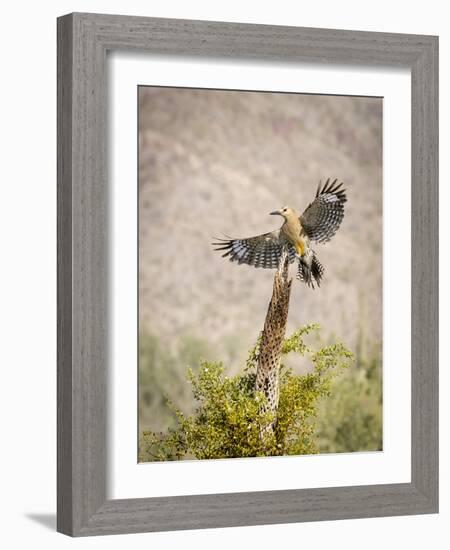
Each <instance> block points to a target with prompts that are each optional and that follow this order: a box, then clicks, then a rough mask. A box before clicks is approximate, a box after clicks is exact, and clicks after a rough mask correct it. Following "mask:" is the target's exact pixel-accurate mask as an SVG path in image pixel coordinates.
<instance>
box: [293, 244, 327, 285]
mask: <svg viewBox="0 0 450 550" xmlns="http://www.w3.org/2000/svg"><path fill="white" fill-rule="evenodd" d="M324 271H325V270H324V268H323V265H322V264H321V263H320V262H319V260H318V258H317V256H316V253H315V252H314V251H313V250H311V249H309V251H308V252H307V253H306V254H305V255H304V256H301V257H299V259H298V268H297V279H298V280H299V281H302V282H304V283H306V284H307V285H308V286H310V287H311V288H314V281H315V282H316V284H317V286H318V287H319V286H320V282H321V280H322V277H323V273H324Z"/></svg>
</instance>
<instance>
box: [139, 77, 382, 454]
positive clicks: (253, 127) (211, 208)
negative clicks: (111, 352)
mask: <svg viewBox="0 0 450 550" xmlns="http://www.w3.org/2000/svg"><path fill="white" fill-rule="evenodd" d="M328 177H332V178H335V177H336V178H338V179H339V180H342V181H344V182H345V187H346V189H347V195H348V202H347V204H346V213H345V218H344V221H343V223H342V225H341V228H340V229H339V231H338V233H337V234H336V236H335V237H334V238H333V239H332V240H331V241H330V242H329V243H327V244H325V245H316V246H315V249H316V252H317V254H318V256H319V258H320V260H321V262H322V263H323V265H324V266H325V276H324V281H323V284H322V286H321V288H320V289H316V290H311V289H309V288H308V287H306V286H305V285H304V284H300V283H299V282H297V281H296V282H294V285H293V291H292V297H291V304H290V312H289V325H288V333H289V332H290V331H293V330H295V329H296V328H298V327H299V326H300V325H303V324H305V323H309V322H318V323H319V324H320V325H321V326H322V331H321V337H322V339H323V340H324V341H325V342H328V341H331V340H333V339H339V340H342V341H343V342H344V343H345V344H346V345H347V346H348V347H349V348H350V349H351V350H352V351H353V352H354V353H355V355H356V358H357V361H356V365H355V369H354V372H353V373H350V374H347V375H346V379H345V380H343V381H342V388H341V390H342V391H341V394H340V400H336V401H335V402H334V405H333V404H330V403H328V404H327V410H325V409H324V412H323V414H324V417H323V418H322V419H319V424H320V423H322V424H323V426H324V428H323V434H322V435H323V438H322V439H323V441H322V449H323V451H324V452H325V451H341V450H344V451H345V450H375V449H376V448H380V447H381V349H382V348H381V344H382V342H381V338H382V99H381V98H366V97H348V96H345V97H341V96H320V95H303V94H288V93H265V92H238V91H221V90H195V89H177V88H159V87H141V88H140V89H139V312H140V313H139V314H140V319H139V321H140V388H139V391H140V429H151V430H163V429H166V428H167V427H168V426H170V423H171V421H172V419H173V415H172V413H171V412H170V410H169V409H168V408H167V404H166V397H169V398H170V399H171V400H172V401H173V402H174V404H175V405H177V406H179V407H180V408H181V409H183V410H186V411H187V412H189V411H190V410H192V407H193V406H194V403H192V398H191V397H190V395H191V394H190V388H189V387H186V386H187V384H186V378H185V372H186V368H187V366H193V367H195V366H196V365H197V364H198V360H199V358H201V357H205V358H208V359H210V360H221V361H223V362H224V364H225V365H226V367H227V369H228V370H229V372H230V374H232V373H235V372H236V371H237V370H238V369H240V368H242V367H243V364H244V363H245V357H246V354H247V351H248V350H249V348H250V347H251V346H252V345H253V343H254V342H255V339H256V338H257V336H258V334H259V332H260V331H261V329H262V325H263V322H264V317H265V314H266V310H267V306H268V302H269V299H270V295H271V291H272V281H273V275H274V272H273V271H271V270H263V269H255V268H253V267H249V266H245V265H241V266H239V265H237V264H235V263H231V262H229V261H227V260H226V259H224V258H222V257H221V255H220V254H219V253H218V252H214V251H213V249H212V246H211V242H212V241H213V240H214V237H221V236H223V235H224V234H226V235H229V236H231V237H247V236H252V235H257V234H260V233H263V232H266V231H270V230H272V229H275V228H277V227H279V226H280V225H281V221H282V220H281V218H279V217H274V216H269V215H268V214H269V212H271V211H272V210H274V209H277V208H280V207H281V206H284V205H290V206H292V207H294V208H295V209H296V210H298V211H299V212H302V211H303V210H304V209H305V208H306V207H307V206H308V204H309V202H311V201H312V199H313V198H314V195H315V192H316V188H317V185H318V183H319V180H322V181H324V180H326V179H327V178H328ZM292 275H294V276H295V269H294V268H292ZM291 366H293V367H294V368H295V369H296V370H298V371H300V372H301V371H303V370H305V369H307V368H308V366H307V365H302V364H293V365H291ZM361 384H362V385H361ZM358 388H359V389H358ZM358 391H359V392H360V394H359V393H358ZM345 392H347V393H348V399H347V398H345V399H344V397H345V395H347V394H345V395H344V393H345ZM355 392H356V394H355ZM327 415H328V416H327ZM327 419H328V420H329V421H328V420H327ZM331 419H333V425H332V426H331ZM339 419H340V420H339ZM339 422H340V424H339ZM359 424H361V426H362V427H361V430H363V431H364V430H365V431H364V434H363V435H357V434H356V435H355V434H352V433H350V432H348V430H351V429H354V428H355V426H357V425H359ZM327 430H328V432H329V433H328V432H327ZM346 430H347V431H346ZM347 432H348V433H347ZM375 432H376V433H375ZM339 437H341V439H342V438H344V441H343V442H341V443H339ZM352 438H353V439H355V441H353V442H350V439H352ZM347 439H348V440H349V441H347ZM362 439H364V444H363V443H362V442H361V440H362ZM366 440H367V441H366Z"/></svg>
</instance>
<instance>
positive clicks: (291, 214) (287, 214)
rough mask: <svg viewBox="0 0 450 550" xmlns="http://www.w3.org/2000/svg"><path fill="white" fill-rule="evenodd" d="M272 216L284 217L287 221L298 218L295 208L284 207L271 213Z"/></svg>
mask: <svg viewBox="0 0 450 550" xmlns="http://www.w3.org/2000/svg"><path fill="white" fill-rule="evenodd" d="M270 215H271V216H283V218H284V219H285V220H289V219H290V218H295V217H298V216H297V213H296V212H295V210H294V209H293V208H290V207H289V206H283V208H280V209H279V210H274V211H273V212H271V213H270Z"/></svg>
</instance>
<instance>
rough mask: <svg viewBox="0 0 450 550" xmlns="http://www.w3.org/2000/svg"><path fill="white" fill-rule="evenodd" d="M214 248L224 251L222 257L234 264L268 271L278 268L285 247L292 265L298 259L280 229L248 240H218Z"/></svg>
mask: <svg viewBox="0 0 450 550" xmlns="http://www.w3.org/2000/svg"><path fill="white" fill-rule="evenodd" d="M213 246H215V249H216V250H219V251H222V250H223V251H224V254H222V256H223V257H225V258H226V257H228V258H229V260H230V261H232V262H238V263H240V264H248V265H252V266H254V267H263V268H266V269H276V268H277V267H278V264H279V262H280V258H281V253H282V251H283V246H287V247H288V255H289V262H290V263H292V262H293V261H294V260H295V258H296V256H295V249H294V247H293V246H292V245H291V244H290V243H289V242H288V241H286V239H285V238H284V237H283V235H282V234H281V231H280V230H279V229H277V230H276V231H272V232H270V233H264V234H263V235H257V236H256V237H249V238H247V239H216V242H214V243H213Z"/></svg>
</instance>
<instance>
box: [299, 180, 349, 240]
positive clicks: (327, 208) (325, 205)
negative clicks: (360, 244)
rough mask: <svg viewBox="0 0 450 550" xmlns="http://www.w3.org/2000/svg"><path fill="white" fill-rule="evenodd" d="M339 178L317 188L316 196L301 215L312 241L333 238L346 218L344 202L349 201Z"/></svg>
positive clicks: (301, 220)
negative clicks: (338, 182)
mask: <svg viewBox="0 0 450 550" xmlns="http://www.w3.org/2000/svg"><path fill="white" fill-rule="evenodd" d="M337 181H338V180H337V179H336V180H334V181H333V182H332V183H330V179H329V178H328V180H327V181H326V183H325V185H324V187H323V188H321V184H319V187H318V189H317V193H316V198H315V199H314V201H313V202H312V203H311V204H310V205H309V206H308V208H307V209H306V210H305V211H304V212H303V214H302V215H301V216H300V223H301V224H302V227H303V229H304V230H305V231H306V234H307V235H308V237H309V238H310V239H311V240H312V241H316V242H318V243H325V242H327V241H329V240H330V239H331V237H332V236H333V235H334V234H335V233H336V231H337V230H338V229H339V226H340V225H341V222H342V220H343V218H344V203H345V202H346V201H347V197H346V196H345V189H341V187H342V185H343V184H342V183H340V184H338V185H336V184H337Z"/></svg>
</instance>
